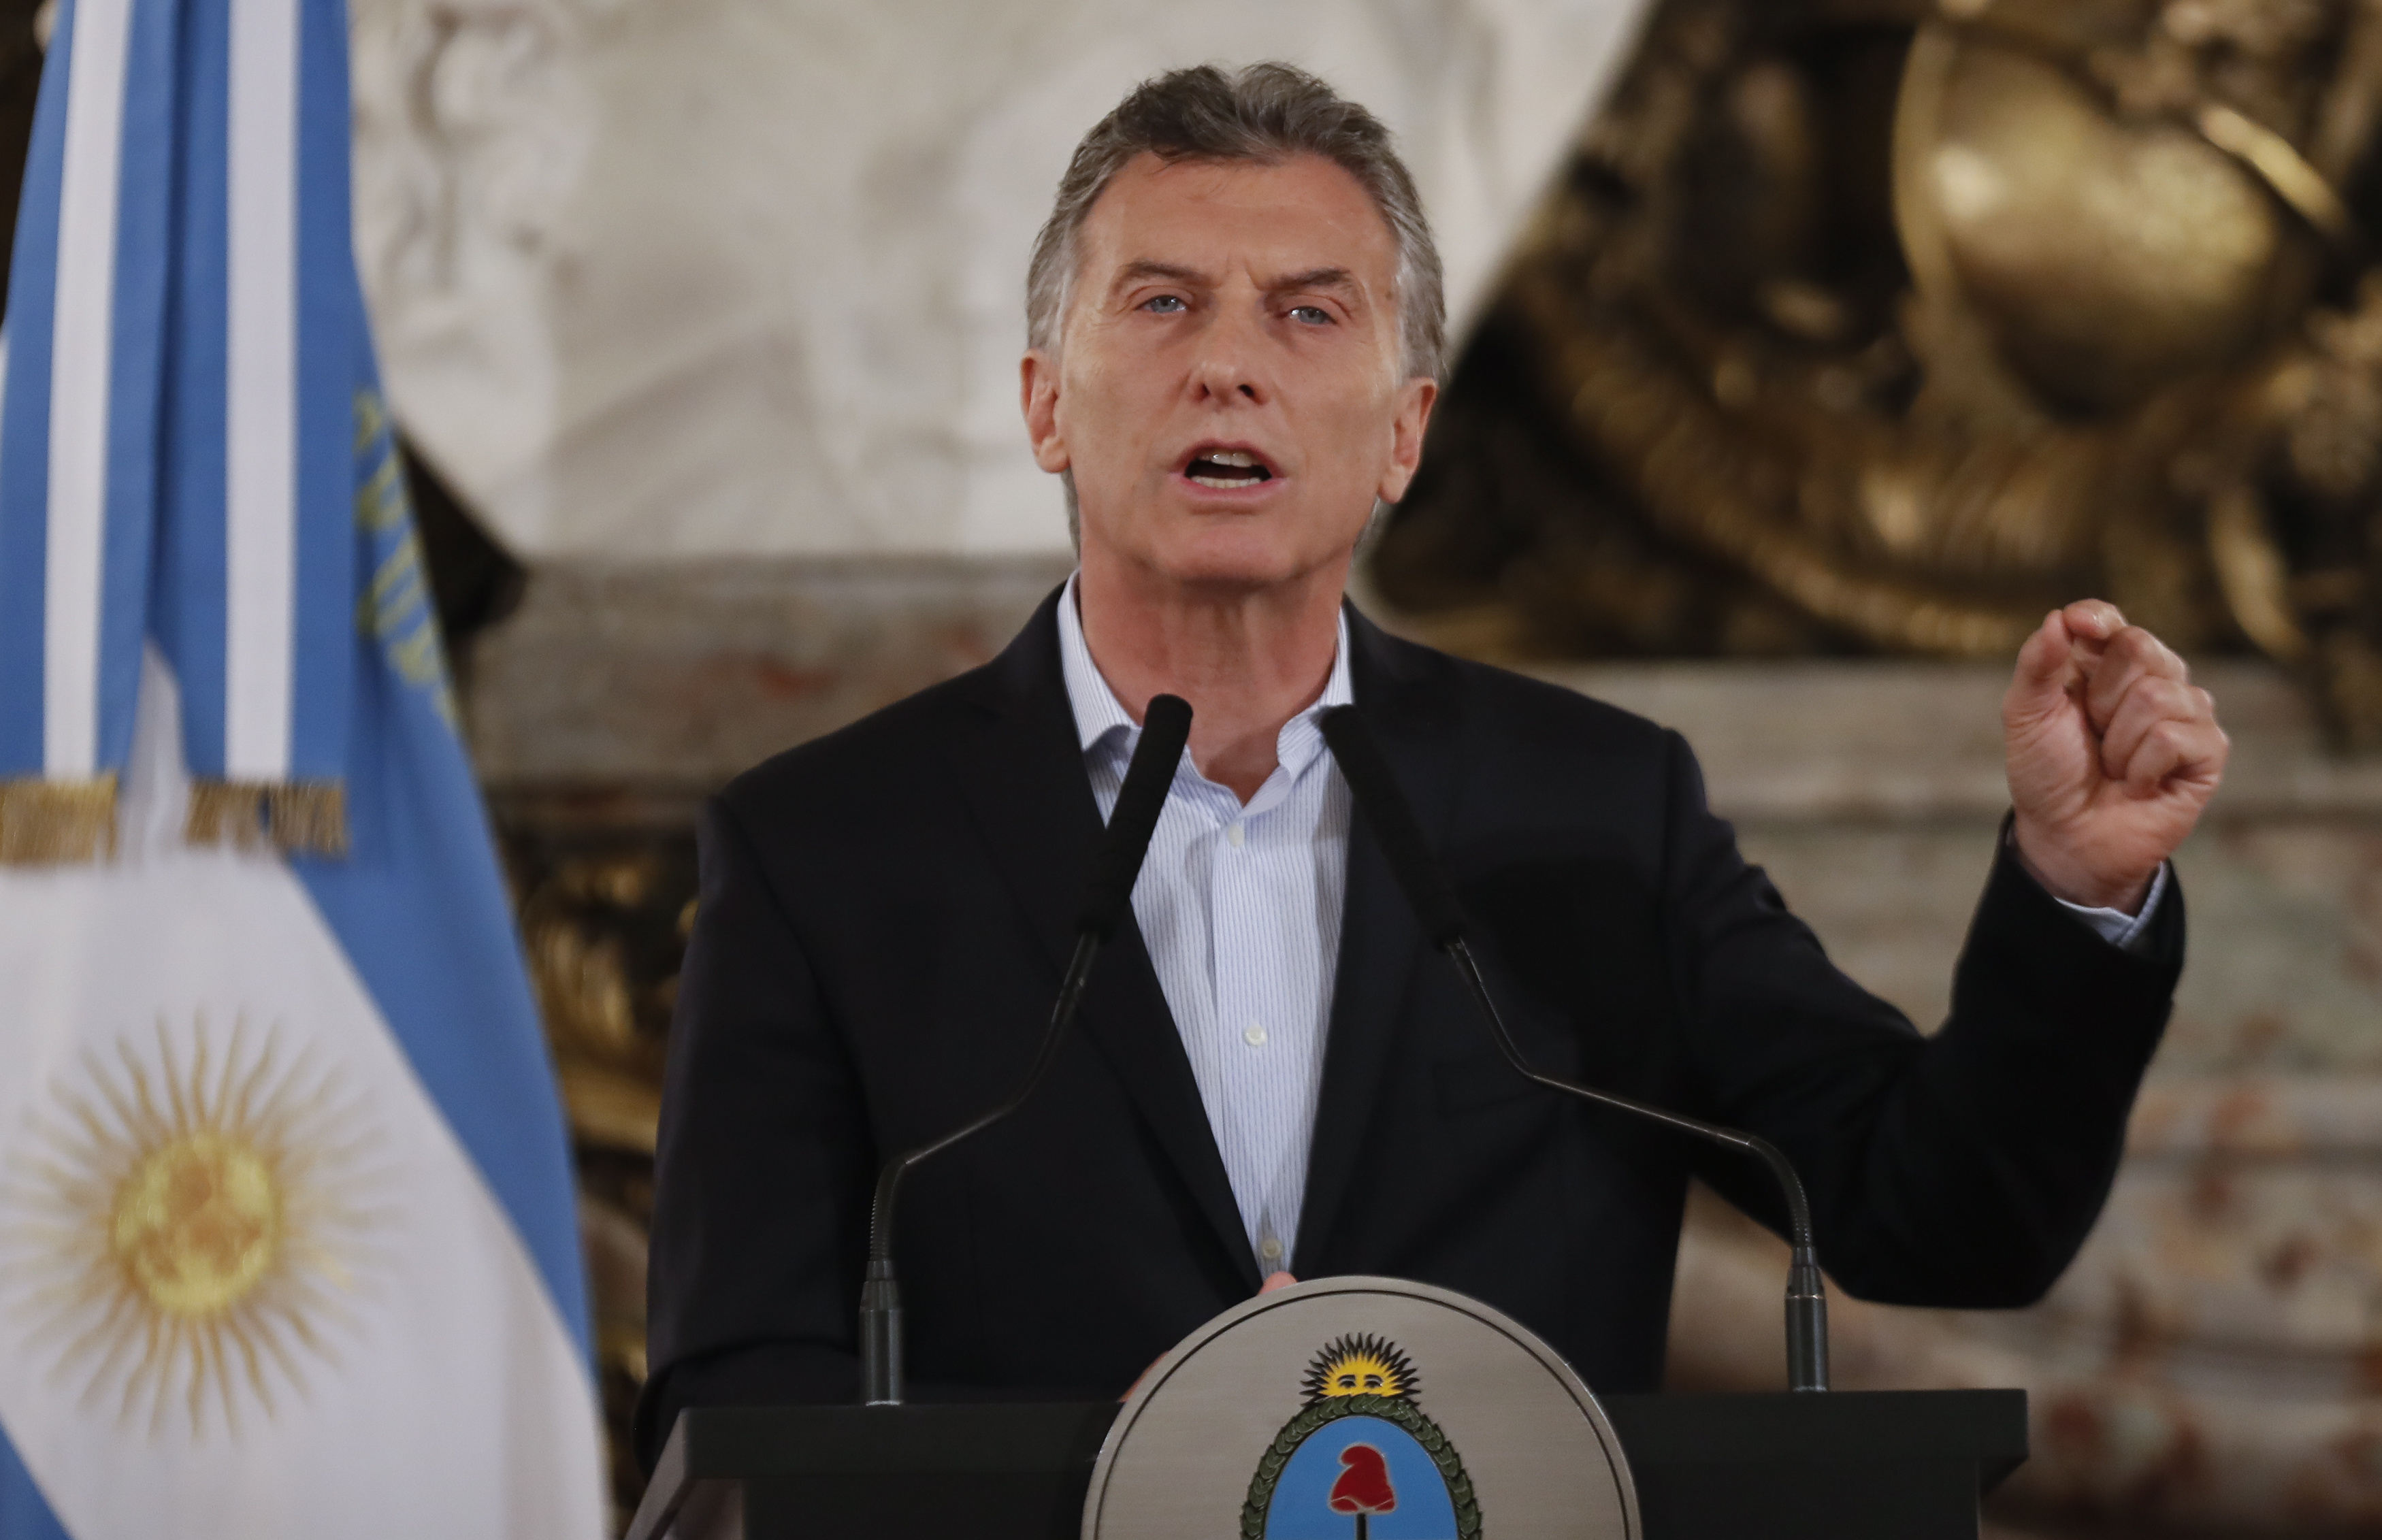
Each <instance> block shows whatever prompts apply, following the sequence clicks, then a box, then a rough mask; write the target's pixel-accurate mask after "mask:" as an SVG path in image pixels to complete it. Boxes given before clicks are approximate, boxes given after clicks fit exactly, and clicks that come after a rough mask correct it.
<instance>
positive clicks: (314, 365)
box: [289, 0, 534, 1020]
mask: <svg viewBox="0 0 2382 1540" xmlns="http://www.w3.org/2000/svg"><path fill="white" fill-rule="evenodd" d="M299 18H300V19H299V46H298V93H299V99H298V167H297V170H298V211H297V212H298V219H297V231H296V234H297V240H298V270H297V287H298V293H297V299H296V305H297V325H296V328H295V336H296V339H297V345H298V348H297V351H298V382H297V383H298V402H297V406H298V432H297V443H296V446H295V450H296V458H297V462H298V463H297V466H296V477H297V495H298V510H299V514H298V529H297V541H298V549H297V551H296V553H295V555H294V560H295V562H296V565H297V587H296V593H297V602H296V604H295V605H294V608H293V615H292V623H293V629H292V635H291V637H290V643H291V654H292V657H291V661H292V665H293V676H294V677H293V679H292V688H291V692H290V737H289V776H290V778H292V779H295V780H333V779H337V778H338V776H340V774H341V773H342V767H343V766H344V764H346V762H347V755H348V712H349V698H350V682H349V670H348V668H347V666H346V665H345V658H346V654H347V652H348V650H349V649H350V647H351V646H352V645H353V644H354V637H355V617H354V606H353V604H352V596H353V595H354V594H355V593H356V562H357V556H358V553H357V545H356V539H355V518H354V508H355V491H356V457H355V453H354V451H353V448H352V447H351V446H352V441H353V438H354V430H355V409H354V405H353V399H354V390H355V385H356V378H357V374H356V373H355V366H354V363H353V362H352V361H350V360H349V359H347V358H344V357H342V356H341V355H340V353H339V352H338V351H337V350H334V349H331V348H313V347H310V346H308V341H309V339H310V338H313V337H315V336H338V334H339V332H340V331H341V330H342V329H343V328H349V327H352V328H353V330H354V333H355V335H356V336H357V337H358V338H359V347H362V348H366V349H367V350H366V351H365V352H364V355H363V357H364V361H365V367H366V368H367V369H369V367H370V357H371V355H370V352H369V350H368V345H367V344H366V343H365V342H364V341H363V340H362V339H365V338H368V337H369V336H370V333H369V331H368V330H366V328H365V323H364V319H363V313H362V308H361V304H360V302H359V301H357V300H356V299H354V298H353V296H354V295H355V293H356V265H355V247H354V236H353V218H352V214H351V213H350V206H351V205H350V189H349V185H348V178H349V170H348V167H349V144H348V141H349V134H350V106H349V102H348V16H347V6H346V4H345V0H303V3H302V5H301V9H300V13H299ZM367 377H369V376H367ZM374 387H375V388H377V382H374ZM473 805H474V806H475V807H476V806H477V798H476V793H475V794H474V802H473ZM533 1020H534V1018H533Z"/></svg>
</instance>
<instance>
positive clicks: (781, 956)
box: [636, 799, 876, 1469]
mask: <svg viewBox="0 0 2382 1540" xmlns="http://www.w3.org/2000/svg"><path fill="white" fill-rule="evenodd" d="M696 837H697V842H698V852H699V858H700V861H701V882H700V895H699V899H698V902H697V906H696V910H695V923H694V935H692V936H691V937H690V938H689V941H688V945H687V954H686V962H685V965H684V968H683V970H682V971H681V973H680V975H679V995H678V1004H677V1010H676V1015H675V1020H674V1021H673V1022H672V1027H671V1033H670V1048H669V1069H668V1073H667V1078H666V1080H665V1082H664V1085H663V1091H662V1115H661V1136H660V1143H659V1145H658V1148H657V1153H656V1159H655V1192H654V1229H653V1249H652V1255H651V1263H650V1269H649V1272H648V1274H647V1278H646V1297H647V1332H648V1355H649V1361H650V1363H651V1365H652V1369H651V1375H650V1377H649V1378H648V1380H647V1382H646V1385H645V1391H644V1394H643V1395H642V1397H641V1398H640V1399H639V1402H638V1406H637V1424H636V1442H637V1450H638V1454H639V1457H640V1459H641V1460H643V1461H644V1462H645V1466H646V1468H647V1469H651V1467H652V1464H653V1461H654V1459H655V1457H656V1456H657V1454H659V1453H660V1450H661V1447H662V1444H663V1442H664V1440H665V1439H667V1438H668V1436H669V1430H670V1427H671V1425H672V1424H674V1423H675V1422H676V1421H677V1418H678V1413H679V1412H680V1411H681V1409H683V1408H685V1407H688V1406H695V1405H706V1404H708V1405H723V1404H725V1405H735V1404H747V1405H750V1404H767V1403H778V1402H786V1401H797V1402H799V1401H842V1400H849V1399H852V1397H853V1393H854V1391H855V1389H856V1387H857V1386H858V1383H859V1377H858V1367H857V1358H856V1352H855V1340H856V1337H857V1330H858V1328H857V1326H856V1325H855V1320H856V1314H857V1312H858V1309H859V1288H860V1259H861V1256H862V1254H863V1252H864V1251H865V1247H866V1227H867V1222H868V1215H867V1210H868V1197H869V1191H870V1183H871V1179H872V1177H873V1175H874V1172H875V1167H876V1155H875V1147H874V1143H873V1141H872V1139H871V1136H870V1131H869V1129H868V1127H867V1118H866V1110H865V1106H864V1103H863V1098H862V1095H861V1091H860V1086H859V1082H858V1079H857V1076H856V1075H855V1073H854V1071H853V1065H852V1062H851V1059H850V1057H849V1056H848V1054H847V1053H846V1052H845V1050H844V1046H843V1045H842V1043H841V1040H840V1039H839V1037H838V1036H837V1034H836V1033H835V1031H834V1030H833V1027H832V1025H831V1022H830V1020H829V1012H828V1011H827V1009H826V1008H825V1006H824V1004H823V1002H822V1000H821V998H820V996H819V991H818V987H817V981H816V979H815V978H814V976H813V973H812V971H811V967H810V964H809V962H808V960H807V959H805V957H804V950H803V947H802V944H801V941H800V939H799V937H798V936H797V935H796V934H795V931H794V928H793V926H792V924H791V923H789V921H788V919H787V916H786V914H785V913H784V912H783V911H782V909H781V907H780V903H779V901H778V898H777V897H776V895H774V894H773V893H772V892H771V890H770V887H769V884H768V879H767V875H766V874H765V872H764V870H763V867H762V864H761V862H760V861H759V859H758V857H757V856H756V854H755V850H754V847H753V843H752V841H751V840H750V838H749V837H747V835H746V834H745V831H744V829H743V826H742V825H741V824H740V823H739V821H738V819H737V816H736V813H734V811H733V810H732V809H731V807H730V806H729V805H728V804H727V803H725V802H723V801H719V800H718V799H714V800H713V801H711V802H710V803H708V804H707V805H706V808H705V810H704V813H703V816H702V819H701V821H700V825H699V826H698V829H697V836H696Z"/></svg>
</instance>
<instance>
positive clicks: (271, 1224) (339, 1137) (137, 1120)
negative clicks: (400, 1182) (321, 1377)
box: [0, 1017, 387, 1436]
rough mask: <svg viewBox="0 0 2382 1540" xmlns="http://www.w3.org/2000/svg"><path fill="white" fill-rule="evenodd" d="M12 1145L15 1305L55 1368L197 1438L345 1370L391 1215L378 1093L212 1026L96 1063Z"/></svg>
mask: <svg viewBox="0 0 2382 1540" xmlns="http://www.w3.org/2000/svg"><path fill="white" fill-rule="evenodd" d="M368 1113H369V1109H368V1108H367V1107H366V1106H364V1105H363V1101H362V1097H361V1096H360V1095H359V1094H355V1093H354V1092H352V1091H350V1089H348V1088H347V1087H346V1086H345V1085H344V1083H343V1082H342V1081H341V1079H340V1077H339V1075H338V1071H337V1069H335V1068H333V1067H331V1066H328V1065H325V1063H323V1062H322V1061H321V1060H320V1058H319V1057H317V1056H315V1055H314V1054H313V1051H312V1050H311V1049H301V1050H300V1051H298V1052H296V1053H289V1052H288V1051H286V1050H285V1048H284V1046H283V1045H282V1044H281V1042H280V1041H279V1034H278V1033H271V1032H267V1033H257V1032H254V1031H252V1030H251V1029H250V1028H249V1027H248V1025H247V1024H246V1022H245V1021H242V1022H239V1023H238V1024H235V1025H234V1026H233V1028H232V1030H231V1033H230V1035H229V1037H228V1039H227V1041H225V1042H224V1043H223V1044H222V1045H221V1046H220V1047H218V1046H217V1045H216V1044H215V1041H214V1040H213V1039H212V1037H211V1034H210V1033H209V1032H208V1029H207V1024H206V1021H205V1019H204V1018H203V1017H199V1018H197V1019H195V1020H194V1021H192V1023H191V1026H190V1030H189V1031H187V1032H176V1031H174V1030H173V1029H171V1028H169V1027H168V1026H167V1024H166V1021H164V1020H162V1019H161V1020H160V1021H158V1023H157V1030H156V1033H155V1038H154V1042H153V1044H149V1043H139V1044H136V1043H135V1042H134V1041H133V1040H131V1039H129V1038H128V1039H120V1040H118V1042H117V1044H116V1045H115V1052H114V1054H113V1056H112V1057H109V1056H105V1055H103V1054H100V1053H97V1052H86V1053H85V1054H84V1055H83V1057H82V1060H81V1064H80V1073H79V1074H77V1075H75V1076H72V1077H69V1078H68V1080H66V1081H64V1082H61V1083H60V1084H58V1085H57V1086H55V1088H54V1092H53V1096H52V1099H51V1104H50V1106H49V1107H48V1108H47V1109H45V1110H44V1111H43V1113H38V1114H36V1115H35V1117H34V1118H31V1120H30V1121H29V1124H28V1126H27V1128H26V1129H25V1130H24V1131H22V1133H21V1135H20V1137H19V1138H18V1139H15V1140H12V1141H11V1142H10V1143H11V1147H10V1149H9V1151H8V1158H7V1165H6V1176H5V1179H0V1300H5V1302H6V1304H7V1305H8V1307H9V1314H13V1315H17V1316H18V1318H19V1319H20V1320H23V1321H25V1322H27V1323H28V1324H29V1325H30V1326H31V1333H30V1340H31V1344H32V1346H33V1348H34V1350H35V1351H38V1352H43V1353H45V1354H46V1355H47V1356H48V1357H49V1359H50V1361H51V1369H52V1372H53V1373H54V1374H55V1375H58V1376H61V1377H63V1378H65V1379H67V1380H68V1381H69V1382H72V1381H76V1380H80V1381H81V1382H82V1384H81V1393H82V1395H83V1397H84V1399H85V1401H86V1403H90V1402H93V1401H97V1402H100V1403H102V1404H106V1403H110V1402H112V1403H113V1406H114V1410H115V1412H116V1415H117V1418H118V1419H119V1420H120V1421H122V1422H125V1423H128V1424H129V1423H139V1422H145V1423H146V1424H148V1426H149V1428H150V1431H151V1432H153V1433H154V1432H159V1431H163V1430H164V1429H165V1428H166V1426H168V1425H169V1424H172V1423H175V1422H177V1421H180V1420H183V1419H185V1418H186V1419H187V1422H188V1426H189V1429H190V1432H191V1434H192V1435H193V1436H196V1435H198V1434H201V1433H203V1432H205V1431H206V1429H207V1428H208V1426H209V1424H211V1423H212V1422H214V1421H216V1420H218V1419H219V1420H220V1421H221V1423H222V1424H223V1426H224V1428H225V1430H226V1431H227V1432H229V1433H234V1434H236V1433H237V1432H238V1431H239V1424H240V1418H241V1415H242V1412H243V1410H244V1409H246V1408H248V1407H251V1406H253V1407H254V1408H256V1409H258V1410H261V1411H262V1412H264V1414H265V1415H266V1416H268V1417H270V1416H272V1415H274V1414H275V1413H276V1411H277V1410H278V1407H279V1405H280V1401H281V1395H282V1392H284V1391H295V1392H297V1393H298V1394H300V1395H301V1396H302V1395H303V1394H304V1392H305V1387H306V1381H305V1375H304V1371H305V1369H306V1367H307V1366H308V1365H309V1364H310V1363H320V1364H328V1365H336V1363H338V1354H337V1351H336V1347H335V1342H336V1338H338V1336H339V1335H340V1334H342V1333H346V1332H352V1331H354V1330H356V1329H357V1328H358V1327H359V1326H360V1321H359V1319H358V1316H357V1314H356V1310H355V1306H356V1304H357V1303H358V1302H360V1297H361V1294H362V1288H363V1286H364V1285H365V1284H366V1283H367V1282H368V1281H369V1275H370V1274H371V1273H372V1272H374V1270H375V1264H376V1262H377V1260H378V1253H376V1251H375V1250H374V1232H375V1231H376V1230H380V1229H383V1228H385V1221H386V1219H387V1215H386V1214H385V1213H383V1212H381V1211H379V1210H377V1209H376V1208H375V1207H374V1194H375V1192H377V1191H378V1190H379V1189H380V1188H381V1187H382V1186H383V1183H382V1182H381V1181H380V1180H379V1179H378V1178H377V1175H376V1173H375V1171H374V1154H375V1150H376V1146H377V1144H378V1135H377V1133H376V1131H375V1129H374V1124H373V1122H372V1119H371V1118H370V1117H369V1115H368Z"/></svg>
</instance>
